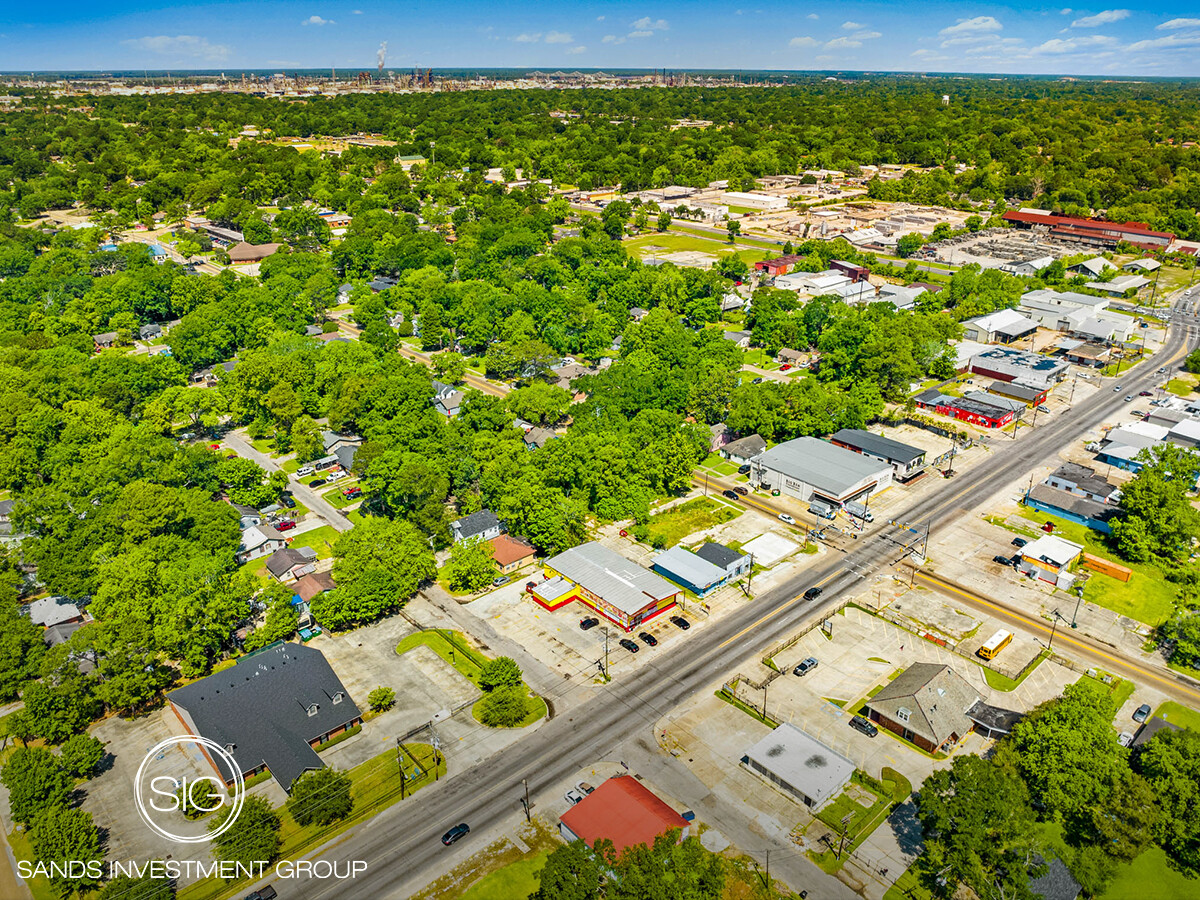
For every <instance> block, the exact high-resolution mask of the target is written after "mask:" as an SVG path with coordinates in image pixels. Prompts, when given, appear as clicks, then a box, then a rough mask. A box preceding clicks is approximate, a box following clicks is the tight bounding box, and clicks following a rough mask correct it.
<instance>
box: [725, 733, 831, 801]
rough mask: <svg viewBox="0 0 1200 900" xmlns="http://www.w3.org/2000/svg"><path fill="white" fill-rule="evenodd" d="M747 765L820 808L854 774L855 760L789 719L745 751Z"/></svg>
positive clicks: (783, 789) (744, 758)
mask: <svg viewBox="0 0 1200 900" xmlns="http://www.w3.org/2000/svg"><path fill="white" fill-rule="evenodd" d="M742 761H743V762H744V763H745V764H746V766H747V767H748V768H749V769H750V770H751V771H752V772H756V773H757V774H759V775H761V776H762V777H764V778H766V779H767V780H768V781H770V782H771V783H772V784H773V785H775V786H776V787H777V788H779V789H780V790H781V791H783V792H784V793H785V794H787V795H789V796H791V797H792V798H794V799H795V800H798V801H799V802H800V803H803V804H804V805H805V806H807V807H809V808H810V809H813V810H818V809H820V808H821V807H822V806H824V805H825V804H826V803H828V802H829V801H830V800H832V799H833V798H834V797H836V796H837V795H838V794H839V793H841V791H842V788H844V787H845V786H846V785H847V784H848V783H849V782H850V777H851V776H852V775H853V774H854V763H853V762H851V761H850V760H849V759H847V758H846V757H845V756H842V754H840V753H838V752H837V751H836V750H833V749H832V748H830V747H827V746H826V745H825V744H822V743H821V742H820V741H818V740H817V739H816V738H815V737H813V736H812V735H810V734H808V733H807V732H805V731H801V730H800V729H799V728H797V727H796V726H795V725H792V724H791V723H790V722H785V723H784V724H782V725H780V726H779V727H778V728H776V729H775V730H774V731H772V732H771V733H770V734H768V735H767V736H766V737H765V738H763V739H762V740H761V741H759V742H758V743H757V744H755V745H754V746H753V747H751V748H750V749H749V750H747V751H746V755H745V756H744V757H743V759H742Z"/></svg>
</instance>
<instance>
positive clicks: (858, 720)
mask: <svg viewBox="0 0 1200 900" xmlns="http://www.w3.org/2000/svg"><path fill="white" fill-rule="evenodd" d="M850 727H851V728H853V729H854V730H855V731H861V732H862V733H863V734H865V735H866V736H867V737H875V735H877V734H879V729H878V728H876V727H875V726H874V725H872V724H871V723H870V722H869V721H867V720H866V719H865V718H863V717H862V716H854V718H852V719H851V720H850Z"/></svg>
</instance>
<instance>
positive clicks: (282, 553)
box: [267, 547, 308, 578]
mask: <svg viewBox="0 0 1200 900" xmlns="http://www.w3.org/2000/svg"><path fill="white" fill-rule="evenodd" d="M306 562H308V560H307V559H306V558H305V557H304V555H303V554H302V553H301V552H300V551H299V550H297V549H296V548H295V547H284V548H283V549H282V550H276V551H275V552H274V553H272V554H271V555H270V556H268V557H267V569H268V570H269V571H270V573H271V574H272V575H274V576H275V577H276V578H278V577H280V576H281V575H286V574H287V571H288V570H289V569H291V568H292V567H293V566H301V565H304V564H305V563H306Z"/></svg>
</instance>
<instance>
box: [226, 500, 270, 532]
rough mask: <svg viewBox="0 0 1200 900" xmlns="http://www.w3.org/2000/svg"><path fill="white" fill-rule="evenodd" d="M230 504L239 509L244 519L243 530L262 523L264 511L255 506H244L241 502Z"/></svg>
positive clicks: (240, 515) (239, 514) (242, 522)
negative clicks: (261, 511)
mask: <svg viewBox="0 0 1200 900" xmlns="http://www.w3.org/2000/svg"><path fill="white" fill-rule="evenodd" d="M229 505H230V506H232V507H233V508H234V509H236V510H237V514H238V516H239V517H240V518H241V520H242V521H241V529H242V531H245V530H246V529H247V528H250V527H252V526H254V525H261V524H262V520H263V517H262V513H260V512H259V511H258V510H257V509H255V508H254V507H253V506H243V505H242V504H240V503H230V504H229Z"/></svg>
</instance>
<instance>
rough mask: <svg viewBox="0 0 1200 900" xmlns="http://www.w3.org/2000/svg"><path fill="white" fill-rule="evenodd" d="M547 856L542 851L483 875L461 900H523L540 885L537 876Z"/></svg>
mask: <svg viewBox="0 0 1200 900" xmlns="http://www.w3.org/2000/svg"><path fill="white" fill-rule="evenodd" d="M549 855H550V851H549V850H543V851H541V852H540V853H538V854H536V855H535V856H531V857H529V858H528V859H519V860H517V861H516V862H514V863H509V864H508V865H507V866H505V867H504V868H503V869H498V870H497V871H495V872H492V873H491V874H490V875H485V876H484V877H483V878H480V879H479V880H478V881H477V882H475V883H474V884H473V885H471V886H470V887H469V888H467V891H466V893H464V894H463V895H462V900H525V898H526V897H528V896H529V895H530V894H532V893H534V892H535V891H537V889H538V885H539V883H540V882H539V880H538V874H539V873H540V872H541V871H542V866H544V865H545V864H546V857H548V856H549Z"/></svg>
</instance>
